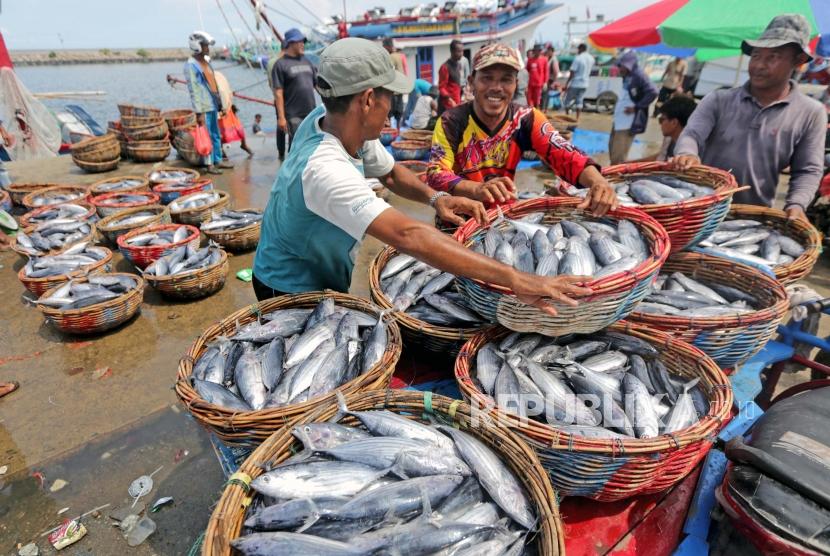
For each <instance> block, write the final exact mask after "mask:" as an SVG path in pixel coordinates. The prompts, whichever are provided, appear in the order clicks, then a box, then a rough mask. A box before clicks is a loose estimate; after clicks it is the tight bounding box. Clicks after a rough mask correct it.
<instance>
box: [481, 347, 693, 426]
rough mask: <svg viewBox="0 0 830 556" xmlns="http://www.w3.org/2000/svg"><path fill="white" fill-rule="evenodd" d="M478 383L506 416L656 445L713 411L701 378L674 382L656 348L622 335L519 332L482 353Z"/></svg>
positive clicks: (483, 349) (679, 378) (677, 377)
mask: <svg viewBox="0 0 830 556" xmlns="http://www.w3.org/2000/svg"><path fill="white" fill-rule="evenodd" d="M472 376H473V378H475V380H476V381H477V382H478V384H479V386H480V388H481V391H482V392H484V393H486V394H487V395H489V396H491V397H492V398H493V399H494V400H495V403H496V405H498V406H499V407H500V408H502V409H503V410H505V411H508V412H512V413H515V414H517V415H519V416H520V417H522V418H533V419H536V420H539V421H542V422H547V423H549V424H551V425H554V426H556V427H557V428H560V429H562V430H564V431H565V432H568V433H570V434H574V435H578V436H583V437H586V438H626V437H632V438H633V437H636V438H651V437H655V436H658V435H660V434H669V433H673V432H677V431H679V430H681V429H685V428H687V427H689V426H691V425H693V424H694V423H696V422H697V421H698V420H699V416H702V415H705V414H706V413H708V411H709V404H708V401H707V400H706V396H705V395H704V394H703V392H702V391H701V390H700V387H699V386H698V385H697V382H698V380H697V379H694V380H691V381H689V380H687V379H685V378H682V377H680V376H676V375H673V374H672V373H670V372H668V370H667V369H666V366H665V365H664V364H663V362H662V361H661V360H660V356H659V353H658V351H657V349H656V348H655V347H654V346H652V345H651V344H649V343H647V342H644V341H643V340H641V339H639V338H635V337H633V336H629V335H627V334H621V333H617V332H600V333H596V334H590V335H569V336H561V337H559V338H549V337H545V336H540V335H538V334H520V333H518V332H515V333H513V334H510V335H509V336H507V337H506V338H504V339H502V340H501V341H500V342H490V343H487V344H485V345H484V346H482V348H481V349H480V350H479V351H478V353H477V354H476V360H475V372H474V373H472Z"/></svg>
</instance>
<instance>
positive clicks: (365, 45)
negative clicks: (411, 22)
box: [317, 37, 414, 97]
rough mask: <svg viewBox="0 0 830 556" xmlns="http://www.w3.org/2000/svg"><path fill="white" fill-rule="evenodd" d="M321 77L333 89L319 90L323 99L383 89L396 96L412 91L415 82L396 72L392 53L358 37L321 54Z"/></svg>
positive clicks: (318, 70)
mask: <svg viewBox="0 0 830 556" xmlns="http://www.w3.org/2000/svg"><path fill="white" fill-rule="evenodd" d="M317 76H318V77H320V78H322V79H323V80H324V81H325V82H326V83H328V84H329V86H330V88H322V87H319V86H318V87H317V92H318V93H320V96H323V97H342V96H346V95H353V94H356V93H361V92H363V91H365V90H367V89H374V88H376V87H383V88H384V89H388V90H390V91H392V92H393V93H395V94H399V95H402V94H406V93H409V92H410V91H412V87H413V83H414V79H411V78H409V77H407V76H405V75H404V74H402V73H400V72H398V71H396V70H395V66H394V65H393V64H392V59H391V58H390V57H389V53H388V52H386V50H385V49H384V48H383V47H382V46H381V45H380V44H378V43H376V42H372V41H370V40H366V39H361V38H357V37H348V38H345V39H340V40H338V41H334V42H333V43H331V44H330V45H328V46H327V47H326V48H325V50H323V52H322V53H321V54H320V67H319V68H318V69H317Z"/></svg>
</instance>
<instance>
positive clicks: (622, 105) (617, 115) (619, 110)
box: [614, 87, 634, 131]
mask: <svg viewBox="0 0 830 556" xmlns="http://www.w3.org/2000/svg"><path fill="white" fill-rule="evenodd" d="M629 106H630V107H632V108H633V107H634V101H633V100H631V95H629V94H628V88H627V87H623V88H622V94H621V95H620V98H619V100H617V105H616V107H614V130H615V131H623V130H625V129H631V124H633V123H634V112H632V113H631V114H626V113H625V109H626V108H627V107H629Z"/></svg>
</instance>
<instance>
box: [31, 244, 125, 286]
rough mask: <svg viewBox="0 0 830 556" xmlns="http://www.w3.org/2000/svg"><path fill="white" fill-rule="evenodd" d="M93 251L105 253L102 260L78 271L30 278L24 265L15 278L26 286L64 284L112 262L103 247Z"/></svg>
mask: <svg viewBox="0 0 830 556" xmlns="http://www.w3.org/2000/svg"><path fill="white" fill-rule="evenodd" d="M93 249H101V250H103V251H105V253H104V258H103V259H101V260H100V261H95V262H94V263H90V264H88V265H87V266H84V267H81V268H79V269H78V270H75V271H73V272H67V273H66V274H54V275H52V276H44V277H42V278H30V277H28V276H26V274H25V273H24V271H25V270H26V267H25V265H24V266H22V267H20V270H18V271H17V278H18V279H19V280H20V282H21V283H23V284H26V283H30V284H42V283H45V282H53V281H56V280H61V281H63V282H65V281H66V280H68V279H70V278H73V277H75V276H84V275H85V274H89V273H90V272H91V271H92V270H95V269H97V268H100V267H102V266H104V265H106V264H107V263H110V262H112V250H111V249H108V248H107V247H104V246H103V245H94V246H93Z"/></svg>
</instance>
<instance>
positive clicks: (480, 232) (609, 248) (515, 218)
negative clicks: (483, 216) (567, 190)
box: [455, 197, 669, 336]
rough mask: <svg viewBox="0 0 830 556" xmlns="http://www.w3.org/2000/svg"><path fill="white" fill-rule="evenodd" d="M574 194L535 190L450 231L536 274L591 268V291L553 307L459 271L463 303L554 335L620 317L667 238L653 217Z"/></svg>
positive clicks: (654, 268) (662, 255)
mask: <svg viewBox="0 0 830 556" xmlns="http://www.w3.org/2000/svg"><path fill="white" fill-rule="evenodd" d="M580 202H581V201H580V200H579V199H571V198H566V197H538V198H536V199H530V200H527V201H520V202H518V203H516V204H514V205H512V206H511V207H509V208H508V209H507V210H506V211H505V212H504V213H502V212H501V209H500V208H497V209H494V210H490V211H489V212H488V218H489V220H490V224H489V225H488V226H487V227H486V228H483V229H482V228H481V227H480V226H479V224H478V223H477V222H476V221H475V220H469V221H467V223H466V224H464V225H463V226H462V227H460V228H459V229H458V231H456V233H455V238H456V240H458V241H460V242H461V243H463V244H464V245H466V246H467V247H468V248H470V249H473V250H474V251H477V252H479V253H482V254H484V255H486V256H488V257H492V258H494V259H496V260H498V261H500V262H502V263H504V264H507V265H510V266H513V267H515V268H516V269H518V270H520V271H522V272H529V273H531V274H532V273H536V274H538V275H540V276H556V275H561V274H570V275H582V276H592V280H591V281H589V282H587V283H586V284H585V285H586V286H587V287H589V288H591V290H592V292H591V293H590V294H588V295H586V296H583V297H576V298H575V299H576V300H577V301H578V302H579V305H578V306H577V307H571V306H567V305H562V304H558V303H556V304H555V305H554V306H555V307H556V311H557V315H556V316H551V315H549V314H548V313H546V312H544V311H542V310H541V309H539V308H537V307H534V306H531V305H526V304H524V303H522V302H521V301H519V300H518V298H517V297H516V296H515V295H514V294H513V292H512V291H510V290H509V289H507V288H504V287H501V286H495V285H492V284H486V283H484V282H481V281H479V280H470V279H467V278H461V277H459V278H458V279H457V284H458V289H459V291H460V292H461V294H462V295H463V296H464V298H465V299H466V300H467V302H468V303H469V305H470V306H471V307H473V308H474V309H475V311H476V312H477V313H479V314H480V315H482V316H484V317H486V318H487V320H489V321H490V322H498V323H500V324H501V325H503V326H505V327H507V328H509V329H511V330H516V331H519V332H539V333H541V334H546V335H549V336H558V335H560V334H565V333H568V332H573V333H577V332H578V333H583V334H584V333H589V332H594V331H597V330H600V329H602V328H605V327H606V326H608V325H610V324H611V323H614V322H616V321H618V320H620V319H621V318H624V317H625V316H626V315H627V314H628V313H630V312H631V310H632V309H633V308H634V305H636V304H637V303H638V302H639V301H640V300H641V299H642V298H643V297H644V296H645V295H646V294H647V293H648V285H649V284H650V283H651V281H652V280H653V279H654V276H656V275H657V272H658V271H659V270H660V266H661V265H662V264H663V262H664V261H665V260H666V257H667V256H668V254H669V238H668V236H667V235H666V231H665V230H664V229H663V227H662V226H660V224H658V223H657V221H656V220H654V219H653V218H651V217H650V216H648V215H647V214H645V213H643V212H641V211H639V210H637V209H633V208H628V207H620V208H618V209H617V210H615V211H611V212H609V213H608V215H606V217H604V218H594V217H592V216H590V215H589V214H588V213H587V212H584V211H582V210H581V209H578V208H577V205H578V204H579V203H580Z"/></svg>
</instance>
